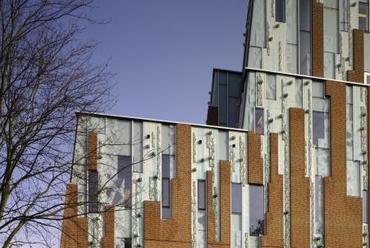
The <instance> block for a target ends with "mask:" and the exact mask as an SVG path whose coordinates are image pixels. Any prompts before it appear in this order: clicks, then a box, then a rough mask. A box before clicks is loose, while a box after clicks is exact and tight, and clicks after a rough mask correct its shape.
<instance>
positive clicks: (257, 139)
mask: <svg viewBox="0 0 370 248" xmlns="http://www.w3.org/2000/svg"><path fill="white" fill-rule="evenodd" d="M247 143H248V145H247V149H248V150H247V160H248V161H247V164H248V183H249V184H259V185H262V184H263V160H262V155H261V136H260V135H259V134H255V133H253V132H250V131H248V136H247Z"/></svg>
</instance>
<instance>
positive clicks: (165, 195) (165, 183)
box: [162, 178, 170, 207]
mask: <svg viewBox="0 0 370 248" xmlns="http://www.w3.org/2000/svg"><path fill="white" fill-rule="evenodd" d="M162 207H170V179H168V178H162Z"/></svg>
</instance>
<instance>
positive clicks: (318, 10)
mask: <svg viewBox="0 0 370 248" xmlns="http://www.w3.org/2000/svg"><path fill="white" fill-rule="evenodd" d="M312 76H316V77H323V76H324V5H323V4H322V3H319V2H318V1H317V0H312Z"/></svg>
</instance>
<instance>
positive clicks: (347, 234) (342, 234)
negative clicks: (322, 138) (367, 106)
mask: <svg viewBox="0 0 370 248" xmlns="http://www.w3.org/2000/svg"><path fill="white" fill-rule="evenodd" d="M325 90H326V95H327V96H329V97H330V171H331V173H330V177H325V178H324V223H325V227H324V228H325V230H324V233H325V234H324V236H325V237H324V239H325V248H337V247H362V200H361V198H360V197H350V196H347V170H346V164H347V163H346V85H345V84H344V83H340V82H329V81H328V82H326V88H325Z"/></svg>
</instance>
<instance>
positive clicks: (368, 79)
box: [365, 72, 370, 84]
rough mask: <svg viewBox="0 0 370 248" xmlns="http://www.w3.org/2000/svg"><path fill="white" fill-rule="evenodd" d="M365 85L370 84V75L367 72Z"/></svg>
mask: <svg viewBox="0 0 370 248" xmlns="http://www.w3.org/2000/svg"><path fill="white" fill-rule="evenodd" d="M365 83H366V84H370V73H368V72H365Z"/></svg>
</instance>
